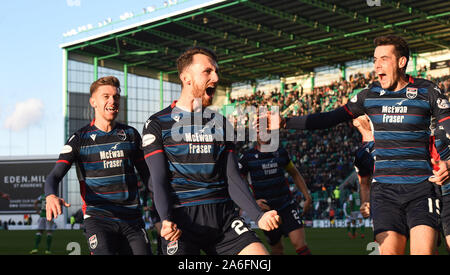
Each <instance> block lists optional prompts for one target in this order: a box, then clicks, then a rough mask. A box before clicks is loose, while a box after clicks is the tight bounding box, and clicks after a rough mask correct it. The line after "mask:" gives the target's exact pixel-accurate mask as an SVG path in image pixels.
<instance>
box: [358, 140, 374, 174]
mask: <svg viewBox="0 0 450 275" xmlns="http://www.w3.org/2000/svg"><path fill="white" fill-rule="evenodd" d="M374 147H375V142H374V141H367V142H363V143H362V144H361V146H360V147H359V148H358V150H357V151H356V153H355V161H354V165H355V170H356V173H358V174H359V175H360V176H361V177H366V176H372V175H373V168H374V158H373V153H374Z"/></svg>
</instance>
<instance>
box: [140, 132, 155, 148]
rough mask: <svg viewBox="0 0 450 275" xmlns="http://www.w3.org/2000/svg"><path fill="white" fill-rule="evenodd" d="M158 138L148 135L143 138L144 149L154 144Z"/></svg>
mask: <svg viewBox="0 0 450 275" xmlns="http://www.w3.org/2000/svg"><path fill="white" fill-rule="evenodd" d="M155 140H156V137H155V135H152V134H146V135H144V136H143V137H142V147H147V146H149V145H150V144H152V143H153V142H155Z"/></svg>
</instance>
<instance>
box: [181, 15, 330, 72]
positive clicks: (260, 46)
mask: <svg viewBox="0 0 450 275" xmlns="http://www.w3.org/2000/svg"><path fill="white" fill-rule="evenodd" d="M175 24H178V25H180V26H182V27H184V28H187V29H190V30H193V31H196V32H200V33H205V34H208V35H211V36H214V37H217V38H220V39H227V40H229V41H231V42H234V43H239V44H241V45H243V46H250V47H253V48H254V49H255V50H262V51H263V53H264V54H272V53H278V52H281V53H283V54H287V55H289V56H290V57H291V58H292V57H294V58H295V59H299V60H305V61H309V62H310V61H314V62H320V63H323V64H326V58H324V57H315V56H311V57H305V56H302V55H300V54H297V53H293V52H291V51H290V50H291V49H292V48H290V47H289V48H288V47H283V48H277V47H274V46H272V45H267V44H264V43H260V42H258V41H253V40H249V39H248V38H240V37H237V36H235V35H233V34H230V33H228V32H222V31H217V30H215V29H212V28H206V27H203V26H199V25H196V24H192V23H188V22H185V21H179V22H175ZM266 59H267V60H270V59H268V58H266ZM270 62H272V63H274V64H276V63H279V62H277V61H273V60H270ZM279 65H280V66H283V67H290V66H295V64H294V63H279Z"/></svg>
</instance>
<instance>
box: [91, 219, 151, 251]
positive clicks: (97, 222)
mask: <svg viewBox="0 0 450 275" xmlns="http://www.w3.org/2000/svg"><path fill="white" fill-rule="evenodd" d="M83 225H84V226H83V230H84V235H85V237H86V239H87V241H88V247H89V250H90V251H91V254H92V255H151V254H152V251H151V244H150V242H149V239H148V236H147V232H146V231H145V224H144V221H142V220H139V221H137V222H132V223H131V222H130V223H129V222H124V221H116V220H111V219H106V218H99V217H93V216H91V217H89V218H86V219H85V220H84V221H83Z"/></svg>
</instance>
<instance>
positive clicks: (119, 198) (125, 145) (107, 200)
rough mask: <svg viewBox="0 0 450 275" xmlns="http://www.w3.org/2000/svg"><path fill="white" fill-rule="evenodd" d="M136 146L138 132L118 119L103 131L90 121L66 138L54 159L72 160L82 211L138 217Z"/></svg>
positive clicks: (120, 217) (139, 160) (116, 217)
mask: <svg viewBox="0 0 450 275" xmlns="http://www.w3.org/2000/svg"><path fill="white" fill-rule="evenodd" d="M140 146H141V136H140V134H139V132H138V131H137V130H136V129H134V128H133V127H130V126H127V125H124V124H120V123H116V125H115V127H114V128H113V130H111V131H110V132H104V131H101V130H99V129H98V128H97V127H96V126H95V125H94V123H93V122H92V123H90V124H89V125H86V126H85V127H83V128H81V129H80V130H78V131H77V132H76V133H74V134H73V135H72V136H71V137H70V138H69V140H68V141H67V143H66V145H65V146H64V147H63V150H62V152H61V154H60V155H59V160H58V161H57V162H63V163H66V164H68V165H72V163H75V164H76V168H77V169H76V170H77V176H78V180H79V182H80V193H81V197H82V200H83V206H82V209H83V213H84V214H85V215H89V216H96V217H104V218H108V219H113V220H128V221H132V220H137V219H140V218H141V217H142V216H141V215H142V210H141V204H140V200H139V193H138V192H139V190H138V178H137V175H136V172H135V170H134V168H135V167H136V166H137V165H141V166H142V164H143V165H145V162H144V158H143V156H144V154H143V151H142V149H141V147H140ZM145 167H147V166H145ZM147 176H148V175H147Z"/></svg>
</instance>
